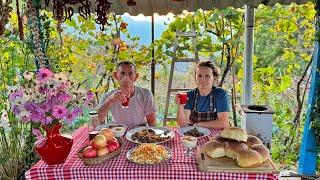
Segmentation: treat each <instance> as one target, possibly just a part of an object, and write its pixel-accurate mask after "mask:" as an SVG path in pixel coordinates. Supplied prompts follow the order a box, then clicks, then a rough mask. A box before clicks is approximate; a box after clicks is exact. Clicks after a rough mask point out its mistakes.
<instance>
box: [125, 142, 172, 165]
mask: <svg viewBox="0 0 320 180" xmlns="http://www.w3.org/2000/svg"><path fill="white" fill-rule="evenodd" d="M171 156H172V152H171V150H170V149H169V148H168V147H165V146H162V145H159V144H149V143H146V144H140V145H139V146H136V147H134V148H132V149H130V150H129V151H128V152H127V154H126V157H127V159H128V160H129V161H130V162H133V163H136V164H140V165H158V164H161V163H164V162H166V161H168V160H169V159H170V158H171Z"/></svg>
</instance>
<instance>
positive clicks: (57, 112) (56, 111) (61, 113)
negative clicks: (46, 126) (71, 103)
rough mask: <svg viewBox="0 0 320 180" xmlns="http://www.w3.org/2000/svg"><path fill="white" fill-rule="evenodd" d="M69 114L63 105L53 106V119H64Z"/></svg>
mask: <svg viewBox="0 0 320 180" xmlns="http://www.w3.org/2000/svg"><path fill="white" fill-rule="evenodd" d="M66 114H67V108H66V107H64V106H62V105H55V106H53V113H52V115H53V117H54V118H56V119H62V118H64V117H65V116H66Z"/></svg>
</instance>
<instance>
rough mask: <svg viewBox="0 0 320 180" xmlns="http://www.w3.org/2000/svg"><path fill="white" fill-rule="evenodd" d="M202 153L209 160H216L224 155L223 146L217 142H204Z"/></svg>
mask: <svg viewBox="0 0 320 180" xmlns="http://www.w3.org/2000/svg"><path fill="white" fill-rule="evenodd" d="M204 152H205V153H206V154H207V155H208V156H209V157H211V158H218V157H223V156H225V155H226V153H225V151H224V147H223V145H222V144H221V143H219V142H217V141H208V142H206V143H205V145H204Z"/></svg>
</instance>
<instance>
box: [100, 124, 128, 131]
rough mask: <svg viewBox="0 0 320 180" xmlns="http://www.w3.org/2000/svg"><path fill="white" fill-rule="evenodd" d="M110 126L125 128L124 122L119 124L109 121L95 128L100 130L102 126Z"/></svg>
mask: <svg viewBox="0 0 320 180" xmlns="http://www.w3.org/2000/svg"><path fill="white" fill-rule="evenodd" d="M111 127H124V128H125V129H127V126H126V125H124V124H119V123H115V122H110V123H106V124H101V125H99V126H97V127H96V128H95V130H96V131H100V130H101V129H102V128H111Z"/></svg>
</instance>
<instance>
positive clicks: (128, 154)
mask: <svg viewBox="0 0 320 180" xmlns="http://www.w3.org/2000/svg"><path fill="white" fill-rule="evenodd" d="M137 147H138V146H136V147H134V148H132V149H129V150H128V152H127V154H126V158H127V159H128V160H129V161H130V162H133V163H135V164H139V165H158V164H162V163H164V162H167V161H168V160H169V159H170V158H171V156H172V151H171V149H169V148H168V147H166V146H163V147H164V148H165V149H166V150H167V152H168V154H169V156H168V158H167V159H165V160H163V161H161V162H159V163H155V164H144V163H138V162H135V161H133V160H132V159H131V158H130V157H131V154H132V152H133V151H134V150H135V149H136V148H137Z"/></svg>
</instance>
